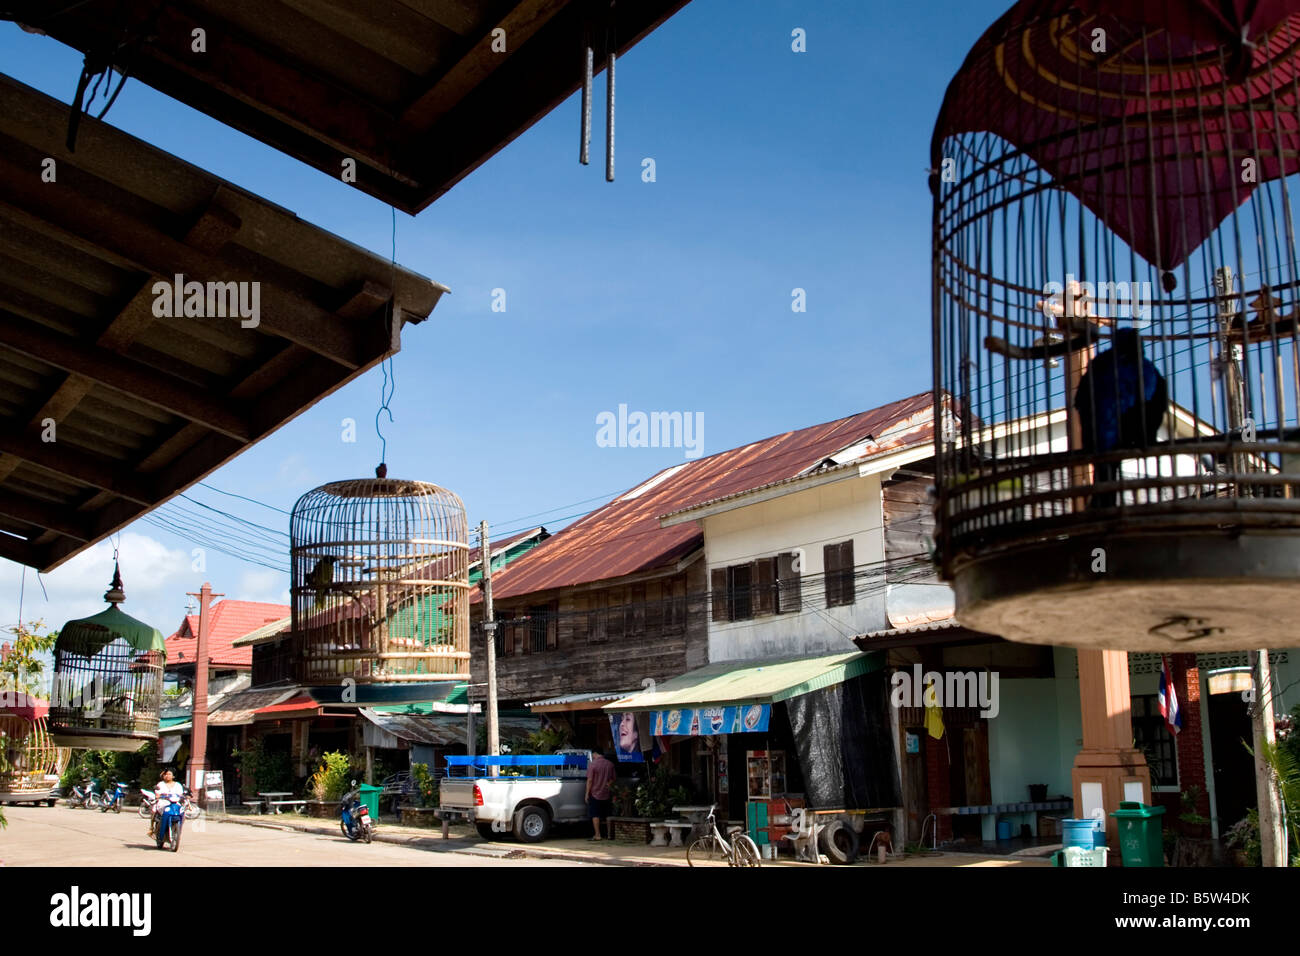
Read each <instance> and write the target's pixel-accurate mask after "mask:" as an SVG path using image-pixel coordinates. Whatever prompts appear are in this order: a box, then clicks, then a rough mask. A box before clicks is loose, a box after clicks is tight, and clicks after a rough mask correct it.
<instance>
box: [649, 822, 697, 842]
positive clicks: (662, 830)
mask: <svg viewBox="0 0 1300 956" xmlns="http://www.w3.org/2000/svg"><path fill="white" fill-rule="evenodd" d="M690 829H691V824H689V823H681V822H679V821H677V820H665V821H664V822H663V823H652V824H650V832H651V834H652V838H651V840H650V845H651V846H685V845H686V844H685V842H684V841H683V840H682V835H683V834H682V831H683V830H690ZM670 836H671V837H672V842H669V840H668V838H669V837H670Z"/></svg>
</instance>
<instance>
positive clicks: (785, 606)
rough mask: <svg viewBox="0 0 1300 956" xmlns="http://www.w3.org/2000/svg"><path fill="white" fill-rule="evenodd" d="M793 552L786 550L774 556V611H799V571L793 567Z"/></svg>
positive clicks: (784, 612) (785, 612) (780, 612)
mask: <svg viewBox="0 0 1300 956" xmlns="http://www.w3.org/2000/svg"><path fill="white" fill-rule="evenodd" d="M794 568H795V556H794V552H792V551H786V552H784V553H782V554H778V555H777V556H776V613H777V614H788V613H790V612H791V611H796V612H797V611H799V610H800V606H801V603H802V602H801V601H800V598H799V577H800V575H799V572H798V571H796V570H795V569H794Z"/></svg>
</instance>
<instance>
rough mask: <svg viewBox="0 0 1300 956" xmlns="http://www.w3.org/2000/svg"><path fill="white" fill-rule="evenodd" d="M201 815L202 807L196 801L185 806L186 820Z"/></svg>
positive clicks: (194, 818)
mask: <svg viewBox="0 0 1300 956" xmlns="http://www.w3.org/2000/svg"><path fill="white" fill-rule="evenodd" d="M201 816H203V808H202V807H201V806H199V805H198V804H197V803H191V804H190V805H189V806H187V807H186V808H185V819H186V820H197V819H198V818H199V817H201Z"/></svg>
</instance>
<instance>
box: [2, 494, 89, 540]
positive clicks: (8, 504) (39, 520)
mask: <svg viewBox="0 0 1300 956" xmlns="http://www.w3.org/2000/svg"><path fill="white" fill-rule="evenodd" d="M0 514H5V515H8V516H9V517H11V518H17V519H18V520H19V521H26V522H27V523H28V524H34V525H36V526H37V527H39V528H46V529H48V530H50V531H57V532H58V533H59V534H63V535H67V536H68V537H70V538H75V539H76V540H78V541H89V540H90V539H91V534H90V530H89V529H88V528H87V527H86V525H85V524H84V523H83V522H81V521H76V520H73V519H71V518H69V517H68V513H67V511H66V509H63V508H59V507H57V506H53V505H49V504H44V503H42V502H38V501H37V500H36V499H34V498H27V497H23V496H22V495H15V494H10V493H9V492H7V491H0Z"/></svg>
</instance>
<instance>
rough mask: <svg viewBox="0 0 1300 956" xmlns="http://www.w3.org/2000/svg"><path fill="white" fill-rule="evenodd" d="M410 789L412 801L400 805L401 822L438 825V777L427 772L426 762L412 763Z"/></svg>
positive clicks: (415, 824) (429, 825)
mask: <svg viewBox="0 0 1300 956" xmlns="http://www.w3.org/2000/svg"><path fill="white" fill-rule="evenodd" d="M411 790H412V797H413V801H412V803H411V804H408V805H406V806H404V807H402V812H401V818H402V823H404V824H406V825H407V826H413V827H432V826H440V825H441V821H440V820H439V819H438V778H437V777H435V776H434V775H433V774H431V773H430V772H429V767H428V765H427V764H422V763H417V764H412V766H411Z"/></svg>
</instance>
